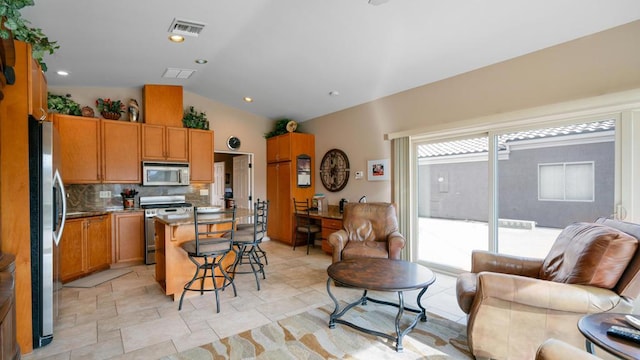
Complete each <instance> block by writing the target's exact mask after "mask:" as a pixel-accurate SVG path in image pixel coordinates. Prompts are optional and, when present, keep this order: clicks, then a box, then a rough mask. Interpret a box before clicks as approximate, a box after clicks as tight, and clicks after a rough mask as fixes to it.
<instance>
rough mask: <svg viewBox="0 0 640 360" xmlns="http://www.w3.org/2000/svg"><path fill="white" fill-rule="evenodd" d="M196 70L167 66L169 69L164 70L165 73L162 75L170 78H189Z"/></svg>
mask: <svg viewBox="0 0 640 360" xmlns="http://www.w3.org/2000/svg"><path fill="white" fill-rule="evenodd" d="M194 72H196V71H195V70H191V69H177V68H167V70H165V71H164V74H162V77H163V78H170V79H188V78H190V77H191V75H193V73H194Z"/></svg>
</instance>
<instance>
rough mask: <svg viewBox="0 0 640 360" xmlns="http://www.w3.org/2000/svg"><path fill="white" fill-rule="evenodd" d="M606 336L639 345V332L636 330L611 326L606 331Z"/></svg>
mask: <svg viewBox="0 0 640 360" xmlns="http://www.w3.org/2000/svg"><path fill="white" fill-rule="evenodd" d="M607 334H609V335H611V336H616V337H619V338H622V339H627V340H630V341H633V342H635V343H638V344H640V331H638V330H636V329H632V328H628V327H623V326H616V325H613V326H611V327H610V328H609V330H607Z"/></svg>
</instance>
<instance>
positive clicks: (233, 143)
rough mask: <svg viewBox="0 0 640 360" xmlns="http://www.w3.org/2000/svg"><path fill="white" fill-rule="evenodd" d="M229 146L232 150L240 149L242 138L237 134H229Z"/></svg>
mask: <svg viewBox="0 0 640 360" xmlns="http://www.w3.org/2000/svg"><path fill="white" fill-rule="evenodd" d="M227 147H228V148H229V149H231V150H238V149H239V148H240V139H238V138H237V137H235V136H229V138H228V139H227Z"/></svg>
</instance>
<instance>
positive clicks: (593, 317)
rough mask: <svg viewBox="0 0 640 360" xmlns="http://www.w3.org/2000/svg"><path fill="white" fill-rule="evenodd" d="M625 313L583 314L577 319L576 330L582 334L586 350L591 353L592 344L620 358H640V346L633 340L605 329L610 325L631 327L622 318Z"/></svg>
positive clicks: (592, 350) (592, 351)
mask: <svg viewBox="0 0 640 360" xmlns="http://www.w3.org/2000/svg"><path fill="white" fill-rule="evenodd" d="M625 315H626V314H618V313H606V312H604V313H597V314H590V315H585V316H583V317H582V318H581V319H580V320H579V321H578V330H580V332H581V333H582V335H584V337H585V338H587V340H586V348H587V351H588V352H589V353H591V354H593V353H594V351H595V349H594V348H593V344H596V345H598V347H600V348H602V349H604V350H606V351H607V352H609V353H611V354H613V355H616V356H618V357H620V358H621V359H629V360H632V359H640V346H639V345H638V344H636V343H634V342H633V341H630V340H625V339H620V338H617V337H614V336H609V335H607V329H609V328H610V327H611V326H612V325H618V326H624V327H632V326H631V325H630V324H628V323H627V322H626V321H625V320H624V316H625Z"/></svg>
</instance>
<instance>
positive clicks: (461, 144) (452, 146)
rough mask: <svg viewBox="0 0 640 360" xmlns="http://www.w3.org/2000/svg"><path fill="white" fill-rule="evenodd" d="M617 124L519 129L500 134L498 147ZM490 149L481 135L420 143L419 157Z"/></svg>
mask: <svg viewBox="0 0 640 360" xmlns="http://www.w3.org/2000/svg"><path fill="white" fill-rule="evenodd" d="M615 125H616V123H615V120H603V121H595V122H590V123H582V124H571V125H565V126H555V127H550V128H544V129H535V130H527V131H518V132H514V133H509V134H503V135H500V136H499V138H498V148H499V150H505V149H506V148H507V145H508V144H509V143H514V142H517V141H523V140H533V139H541V138H552V137H561V136H568V135H578V134H585V133H595V132H602V131H609V130H613V129H615ZM488 151H489V144H488V139H487V138H486V137H479V138H471V139H463V140H454V141H445V142H440V143H432V144H424V145H418V158H428V157H438V156H450V155H463V154H474V153H485V152H488Z"/></svg>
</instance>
